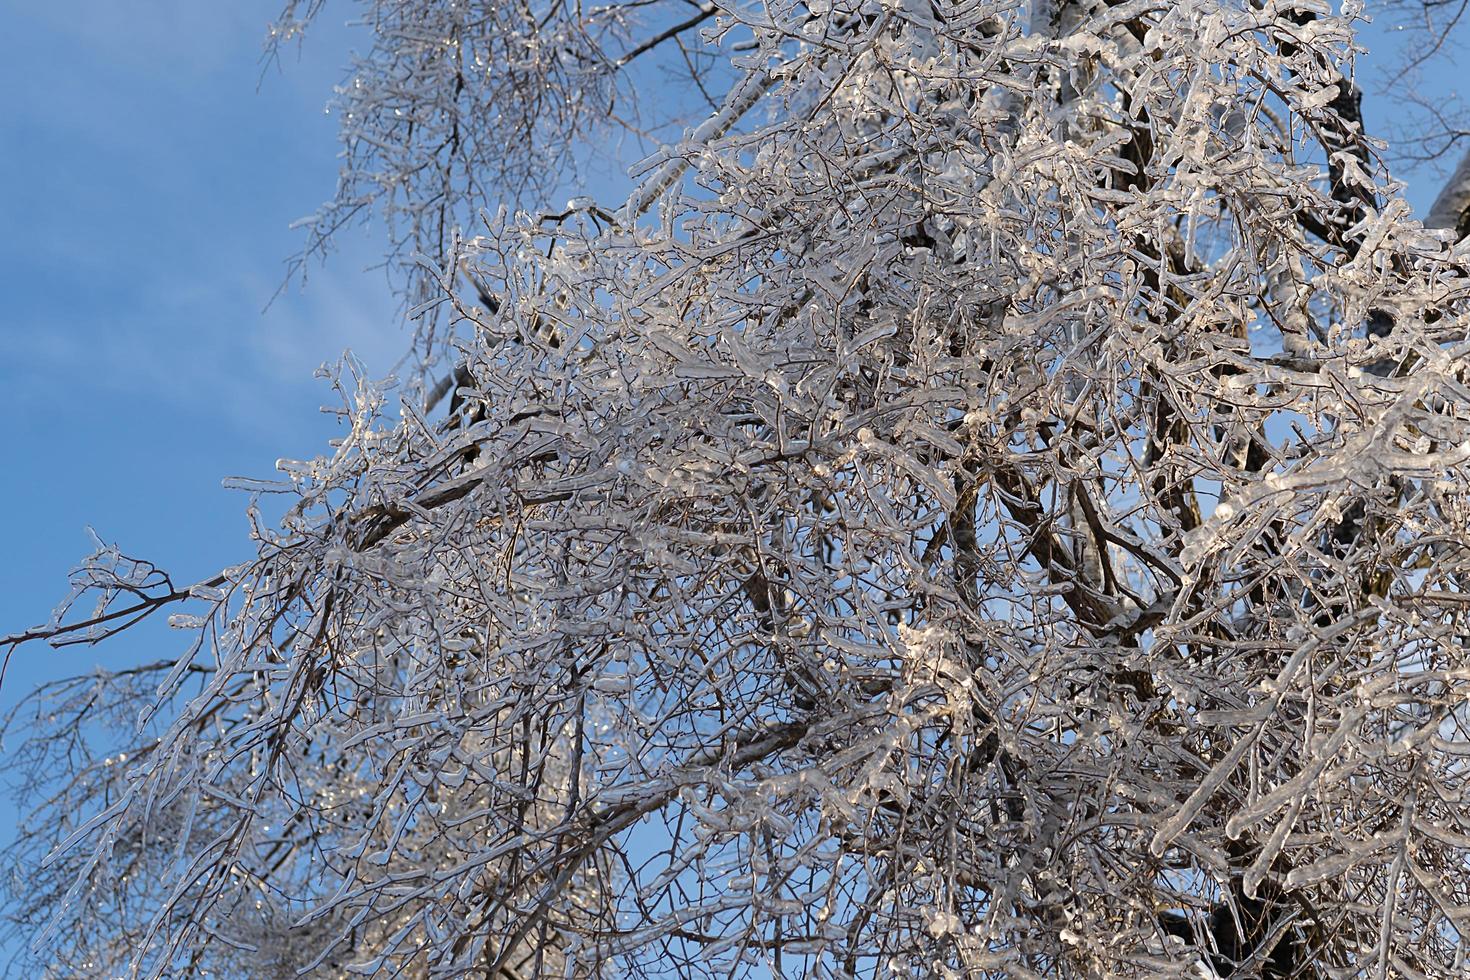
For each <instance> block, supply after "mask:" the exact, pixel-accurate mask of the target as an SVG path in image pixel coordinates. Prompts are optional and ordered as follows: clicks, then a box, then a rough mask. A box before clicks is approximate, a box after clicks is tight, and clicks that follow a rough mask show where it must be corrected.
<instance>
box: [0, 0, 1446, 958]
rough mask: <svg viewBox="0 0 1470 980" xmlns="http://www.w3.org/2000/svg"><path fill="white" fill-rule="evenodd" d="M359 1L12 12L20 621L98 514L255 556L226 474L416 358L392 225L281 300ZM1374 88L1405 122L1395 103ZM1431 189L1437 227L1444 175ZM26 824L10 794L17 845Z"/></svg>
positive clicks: (23, 668) (7, 486)
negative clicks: (269, 46) (387, 248)
mask: <svg viewBox="0 0 1470 980" xmlns="http://www.w3.org/2000/svg"><path fill="white" fill-rule="evenodd" d="M349 12H350V8H349V6H347V5H345V4H340V3H338V4H330V3H329V4H328V6H327V11H326V14H325V15H324V18H323V20H322V22H321V23H320V24H318V25H317V30H316V31H315V33H314V34H313V35H312V36H311V37H310V38H309V39H308V42H307V46H306V49H305V51H304V53H303V56H302V58H301V59H300V60H299V61H296V60H295V59H294V58H287V59H286V63H285V64H284V65H283V66H282V70H280V71H277V70H274V69H271V70H266V71H265V72H264V74H262V61H261V54H262V39H263V37H264V35H265V28H266V25H267V23H268V21H269V20H270V18H271V17H272V16H273V15H274V14H275V13H277V4H276V3H275V2H274V0H259V2H254V0H246V2H240V0H237V2H234V3H210V2H200V0H129V2H127V3H118V2H116V0H106V2H104V0H72V2H70V3H68V4H64V5H62V4H55V5H50V4H40V3H20V2H19V0H14V2H9V3H6V4H5V5H4V6H3V8H0V31H3V34H4V36H6V37H8V38H10V43H9V44H7V51H6V56H5V58H3V59H0V91H3V92H5V93H6V98H4V99H3V100H0V182H3V186H4V188H5V193H4V196H3V199H0V297H3V305H0V419H3V429H0V432H3V440H4V441H3V446H4V450H5V459H6V460H7V463H8V465H7V466H6V467H5V469H4V472H3V476H4V478H3V481H0V528H3V542H4V560H3V561H0V633H4V632H10V631H12V630H15V629H20V628H24V627H26V626H30V625H33V624H36V623H38V622H41V621H44V620H45V619H46V618H47V615H48V613H49V610H50V609H51V608H52V606H53V605H54V604H55V602H56V601H57V600H58V599H59V598H60V597H61V596H62V595H63V594H64V593H65V591H66V578H67V573H68V571H69V570H70V569H71V567H72V566H73V565H75V564H76V562H77V561H78V560H79V559H80V558H81V557H83V555H84V554H85V553H86V552H87V550H88V545H89V539H88V538H87V536H86V533H85V530H84V529H85V528H86V526H87V525H89V524H90V525H92V526H93V527H95V528H96V530H97V532H98V533H99V534H100V535H101V536H102V537H103V538H104V539H105V540H108V541H115V542H117V543H118V544H120V545H121V547H122V548H123V550H124V551H126V552H129V553H131V554H134V555H137V556H140V557H145V558H148V559H150V560H152V561H154V562H155V563H157V564H159V565H161V566H163V567H165V568H167V569H169V570H171V571H173V572H174V573H175V581H177V582H180V583H183V582H187V581H192V580H194V579H196V578H201V577H204V576H206V575H208V574H210V573H212V572H213V571H215V570H217V569H218V568H219V567H220V566H221V565H224V564H229V563H233V562H235V561H239V560H242V559H244V558H246V557H248V556H249V554H250V549H249V542H248V538H247V526H246V523H245V519H244V507H245V503H246V498H245V497H244V496H243V495H242V494H240V493H235V492H230V491H226V490H223V489H222V488H221V486H220V480H221V478H222V477H225V476H228V475H246V476H265V477H268V476H270V475H272V471H273V467H274V463H275V460H276V459H277V458H278V457H282V456H288V457H297V458H300V457H309V456H312V455H315V454H316V453H317V452H319V451H320V450H321V449H322V448H323V447H324V445H325V441H326V439H327V438H329V437H330V435H331V433H332V430H333V427H334V423H333V422H332V420H330V419H329V418H328V417H326V416H323V415H321V414H319V413H318V412H317V411H316V409H317V406H318V405H319V404H321V403H322V402H323V401H325V400H327V396H328V392H327V390H326V388H325V386H324V385H323V384H322V383H321V382H319V381H315V380H313V378H312V372H313V370H314V369H315V368H316V366H317V365H318V364H320V363H321V362H322V361H324V360H329V359H334V358H335V357H336V356H337V355H338V354H340V352H341V351H342V349H343V348H344V347H347V346H351V347H352V348H353V349H354V350H355V351H356V352H357V353H358V354H359V356H361V357H362V358H363V359H364V360H365V361H366V363H367V364H368V366H369V368H370V369H371V370H372V371H374V372H377V373H383V372H386V371H387V370H388V368H389V367H390V366H391V365H392V363H393V361H394V359H395V358H396V356H397V355H398V354H399V353H400V351H401V349H402V348H403V346H404V345H405V343H406V340H407V335H406V333H405V332H404V330H403V328H401V327H400V326H399V324H398V322H397V316H396V309H397V305H396V302H395V301H394V300H393V298H392V297H391V296H390V294H389V292H388V289H387V285H386V282H385V280H384V277H383V274H382V273H381V272H380V271H365V269H366V267H367V266H369V265H371V264H372V263H373V262H374V261H375V260H376V257H377V254H378V252H377V249H376V248H375V244H374V243H375V242H376V240H377V239H376V238H374V237H373V233H372V232H371V231H370V232H368V233H365V234H359V235H352V236H349V237H348V238H347V239H346V240H344V242H343V246H344V247H343V249H342V250H341V251H340V252H339V254H338V255H337V256H336V257H335V258H334V260H333V261H331V262H330V263H329V264H328V265H327V266H326V267H325V268H314V269H313V270H312V272H311V278H310V281H309V283H308V284H307V287H306V289H305V290H304V291H303V290H300V289H297V288H295V287H294V286H293V287H292V288H291V289H290V290H289V291H288V292H286V293H285V294H284V295H283V296H281V297H280V298H279V299H278V300H277V301H276V302H275V304H274V305H272V306H271V307H270V309H269V310H268V311H265V312H262V310H263V308H264V307H265V306H266V304H267V302H268V301H269V300H270V298H271V296H272V294H273V293H274V292H275V291H276V289H277V287H278V286H279V285H280V284H281V280H282V277H283V275H284V270H285V266H284V260H285V259H286V258H287V257H288V256H289V255H291V253H292V252H293V251H294V250H295V248H296V247H297V246H298V245H299V243H300V239H299V237H298V235H296V234H295V233H293V232H291V231H290V230H289V229H288V227H287V226H288V224H289V223H290V222H291V221H292V220H293V219H295V218H298V217H300V216H302V215H304V214H307V213H309V212H311V211H312V210H314V209H315V207H316V206H317V204H319V203H320V202H321V201H322V200H323V199H325V198H326V197H327V196H329V195H330V193H331V191H332V189H333V185H334V181H335V175H336V166H337V164H336V160H335V157H336V153H337V145H336V130H335V126H336V124H335V120H334V119H333V118H332V117H330V116H327V115H325V114H324V111H323V110H324V106H325V103H326V100H327V98H328V96H329V94H330V88H331V85H332V83H333V82H335V81H336V80H337V79H338V77H339V68H340V66H341V65H343V64H344V63H345V60H346V55H347V52H348V50H349V48H350V47H351V46H352V44H353V43H354V38H358V37H360V36H361V35H360V34H357V33H355V32H354V31H353V30H350V29H347V28H344V27H343V26H342V24H341V21H342V20H343V19H344V18H345V17H347V16H348V15H349ZM1371 43H1372V44H1373V45H1374V46H1375V48H1378V49H1380V50H1383V49H1387V48H1390V47H1391V46H1392V43H1393V41H1392V38H1391V36H1384V35H1382V34H1381V33H1380V34H1379V36H1377V37H1375V38H1373V39H1372V41H1371ZM1378 60H1380V59H1377V58H1375V59H1374V61H1378ZM1372 63H1373V62H1371V61H1370V62H1369V64H1370V65H1371V64H1372ZM1452 74H1453V72H1452V69H1450V68H1445V69H1443V70H1441V71H1440V72H1439V73H1438V74H1435V75H1430V76H1429V77H1428V78H1427V85H1428V90H1429V91H1432V92H1440V91H1446V92H1447V91H1448V90H1449V88H1450V87H1451V81H1452V79H1451V76H1452ZM1370 75H1371V73H1370ZM1365 87H1366V88H1368V89H1369V100H1368V103H1367V107H1368V110H1369V113H1370V116H1369V123H1370V127H1371V128H1372V129H1373V130H1374V131H1375V132H1379V133H1381V132H1383V131H1384V127H1385V125H1386V123H1387V119H1386V114H1387V113H1388V112H1390V111H1392V107H1391V106H1390V105H1388V104H1387V103H1385V102H1383V101H1382V100H1379V99H1376V98H1374V97H1373V95H1372V88H1373V86H1372V84H1371V82H1370V84H1368V85H1366V86H1365ZM1409 176H1410V177H1411V180H1412V182H1411V190H1412V193H1411V198H1412V200H1413V202H1414V204H1415V205H1416V207H1418V208H1419V209H1420V210H1421V213H1422V212H1423V211H1424V210H1427V208H1428V205H1429V204H1430V203H1431V202H1432V200H1433V197H1434V194H1435V191H1436V190H1437V180H1436V178H1435V176H1434V175H1433V174H1432V173H1429V172H1421V173H1410V174H1409ZM181 648H182V638H181V635H179V634H173V633H171V632H170V631H168V630H167V629H164V628H162V626H161V624H158V625H157V626H155V628H151V629H144V630H141V631H139V632H137V633H136V634H135V635H130V636H126V637H124V638H122V639H120V640H118V641H116V642H115V643H111V644H109V645H108V648H107V649H106V650H105V651H103V650H94V649H91V648H84V647H71V648H67V649H65V650H61V651H55V650H52V649H50V648H48V647H45V646H31V647H26V648H22V649H21V650H19V651H17V653H16V655H15V657H14V660H13V662H12V664H11V668H10V674H9V676H8V678H7V680H6V683H5V686H4V688H3V690H0V709H4V708H7V707H8V706H10V705H11V704H13V703H14V702H15V700H16V698H17V697H18V696H19V695H20V694H22V693H23V692H24V691H26V690H28V689H30V688H31V687H32V686H33V685H34V684H35V683H37V682H39V681H40V680H42V679H45V678H48V677H56V676H61V675H64V674H68V673H72V672H76V671H81V670H86V669H88V668H90V667H91V666H92V665H93V664H95V663H98V662H106V663H110V664H121V663H128V662H135V661H137V660H139V659H142V658H145V657H146V658H148V659H157V658H159V657H163V656H171V655H174V654H176V653H177V652H179V650H180V649H181ZM10 823H11V821H10V806H9V804H8V802H6V803H0V837H3V836H4V835H6V834H8V833H9V828H10ZM0 962H3V960H0Z"/></svg>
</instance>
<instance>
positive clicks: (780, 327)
mask: <svg viewBox="0 0 1470 980" xmlns="http://www.w3.org/2000/svg"><path fill="white" fill-rule="evenodd" d="M319 6H320V3H319V2H310V3H308V2H300V0H298V2H293V3H292V4H291V5H290V7H289V8H288V9H287V11H286V15H285V17H284V18H283V19H282V21H281V26H280V27H279V28H278V29H277V32H276V37H277V41H278V42H280V41H285V40H288V39H290V38H291V37H293V36H294V35H295V34H296V33H298V32H299V31H300V29H301V28H302V26H303V23H304V22H305V21H307V20H309V18H310V17H311V16H312V15H314V14H316V12H317V7H319ZM361 6H362V9H363V10H364V11H365V13H366V17H367V19H368V21H369V22H370V24H371V26H372V30H373V37H374V40H375V46H374V47H373V48H372V50H371V51H370V52H368V53H367V54H366V55H365V56H363V57H362V59H361V60H360V61H359V62H358V63H357V64H356V66H355V67H354V69H353V71H352V73H351V74H350V75H349V77H348V79H347V81H346V82H345V83H344V85H343V86H342V87H341V89H340V90H339V95H338V98H337V101H336V108H335V111H336V112H337V113H338V114H339V116H340V118H341V119H342V126H343V136H344V140H345V144H346V157H345V163H344V170H343V175H342V179H341V182H340V185H339V193H338V195H337V196H336V198H335V199H334V201H333V203H332V204H331V205H329V206H328V207H327V208H325V209H324V210H323V211H322V212H321V213H320V214H319V215H318V217H317V219H316V221H315V223H313V224H312V225H311V228H310V235H311V238H310V240H309V242H308V253H310V252H312V251H314V250H318V249H321V248H323V247H325V246H326V245H327V244H328V242H329V241H330V236H331V234H332V232H333V231H334V230H335V229H336V228H338V227H340V226H341V225H342V223H344V222H346V221H351V220H354V219H355V218H356V217H357V216H358V215H361V214H368V213H374V214H378V215H380V216H382V217H383V218H384V219H385V221H386V227H387V228H388V229H389V233H390V241H391V249H392V254H393V256H394V257H395V258H397V259H400V260H401V268H402V270H403V279H402V282H403V288H404V290H405V293H406V296H407V297H408V305H409V306H410V307H411V309H410V312H411V314H412V315H413V316H414V317H415V318H416V320H417V321H418V323H419V324H420V328H419V330H418V331H417V333H416V338H417V341H416V350H417V354H418V359H417V362H416V363H418V364H419V365H420V367H419V369H418V371H417V373H416V374H415V375H414V376H412V377H410V378H406V379H404V382H403V384H402V385H401V387H400V388H399V389H397V391H396V392H395V391H393V390H391V389H390V387H389V386H387V385H384V384H376V383H374V382H372V381H370V380H369V379H367V378H364V377H362V376H361V373H360V372H358V371H356V370H353V369H351V368H352V365H351V364H350V362H349V364H348V366H347V367H348V369H344V370H343V371H341V372H339V373H338V374H336V375H335V376H334V382H335V384H336V386H337V388H338V390H339V391H340V393H341V397H342V404H343V416H342V417H343V423H344V430H343V435H342V437H341V439H340V440H338V441H337V442H336V443H335V444H334V446H333V447H332V451H331V452H329V453H327V454H326V455H323V456H322V457H321V458H319V459H316V460H312V461H306V462H301V463H290V464H285V465H284V466H283V470H284V473H285V479H284V480H283V482H282V483H280V484H278V485H267V484H261V485H259V486H258V487H257V488H256V489H257V490H258V491H259V492H277V493H288V494H291V495H293V498H294V499H293V501H292V504H291V506H290V509H289V513H287V515H286V517H285V518H284V519H283V520H282V521H280V522H279V524H278V525H276V524H268V523H267V522H265V521H264V520H261V521H258V522H257V524H256V531H255V541H254V542H253V549H254V552H253V557H250V558H249V559H248V560H246V561H244V562H243V563H241V564H238V565H234V566H232V567H229V568H227V569H225V570H224V571H223V572H221V574H220V575H219V576H218V577H217V578H214V579H212V580H210V581H208V582H204V583H200V584H198V585H195V586H193V587H188V588H181V587H176V586H175V585H174V584H173V583H172V582H171V580H169V579H168V578H167V577H166V576H164V575H163V574H162V573H160V572H159V571H158V570H156V569H154V568H153V567H152V566H150V565H147V564H145V563H141V562H138V561H134V560H132V559H129V558H127V557H125V556H123V555H121V554H119V553H117V552H116V551H115V550H112V549H109V548H106V547H102V548H100V549H99V550H98V552H97V553H96V554H95V555H94V556H93V557H92V558H91V559H89V560H88V562H87V563H86V564H85V565H84V566H83V567H82V568H81V569H80V570H79V572H78V574H77V576H76V579H75V582H74V590H73V599H72V601H70V602H68V603H66V604H64V605H63V607H62V608H61V610H60V611H59V612H58V613H57V615H56V618H55V619H54V620H53V621H52V622H51V623H50V624H49V625H47V626H45V627H40V628H37V629H35V630H31V631H28V632H26V633H22V634H18V635H15V636H13V637H10V638H9V639H8V640H7V641H6V642H8V643H9V644H10V645H11V646H12V648H13V647H14V646H17V645H19V644H21V643H24V642H25V641H28V640H50V641H51V642H53V643H68V642H92V641H95V640H98V639H102V638H105V636H107V635H110V634H111V633H113V632H115V631H116V630H118V629H122V628H125V627H126V626H127V625H129V624H130V623H132V622H135V621H137V620H138V619H140V618H142V617H146V616H148V615H150V614H152V613H154V612H155V611H159V610H163V611H165V612H166V613H167V614H171V615H173V616H174V617H175V619H174V624H175V625H176V626H178V627H180V628H181V629H182V630H184V631H185V633H186V635H188V636H190V637H192V642H191V643H190V644H189V645H188V649H187V651H186V652H185V654H184V655H183V656H182V657H181V658H179V659H178V660H177V661H176V662H174V661H170V662H167V663H159V664H153V665H146V666H139V667H138V668H137V669H135V670H132V671H126V672H117V673H109V674H99V675H89V676H87V677H85V678H80V679H77V680H74V681H69V682H64V683H61V684H56V685H52V686H49V687H48V688H46V689H43V690H41V691H39V692H37V693H36V694H35V695H34V696H33V697H32V698H30V699H29V700H27V701H26V703H25V704H24V705H23V706H22V708H21V710H20V712H19V713H18V714H17V715H15V716H14V717H13V718H12V721H11V724H10V730H11V733H12V735H14V734H15V733H16V732H17V731H20V732H24V733H26V734H28V735H29V736H30V739H29V741H28V742H27V743H26V745H25V747H24V748H23V750H22V756H23V758H22V759H21V761H22V762H23V763H25V764H26V765H27V766H28V768H27V770H26V771H28V772H30V773H32V774H33V776H34V779H33V782H32V785H31V789H32V791H33V792H32V796H31V800H32V803H33V804H34V805H35V807H36V816H35V817H34V818H33V820H32V822H31V823H29V824H28V825H27V830H26V833H25V834H24V835H23V836H22V838H21V839H20V842H19V843H18V844H17V845H16V847H15V848H13V850H12V853H11V859H12V866H13V868H15V869H17V870H16V871H15V872H13V874H14V875H16V876H15V877H13V881H15V882H18V883H19V884H18V886H17V887H16V888H14V889H13V892H12V895H11V897H10V899H9V902H8V904H7V906H6V908H7V910H8V913H9V915H10V918H11V921H12V922H13V923H14V924H15V927H16V928H17V929H19V930H22V931H24V932H25V933H26V934H27V935H34V938H35V943H36V945H35V946H34V949H35V951H36V957H37V959H38V960H39V961H40V962H42V963H44V964H48V965H49V968H50V969H51V970H52V971H53V972H54V973H55V975H57V976H104V975H106V976H113V975H117V974H118V973H128V972H130V971H131V972H132V973H137V974H141V975H146V976H196V975H197V976H205V975H210V976H215V975H219V976H252V977H256V976H273V975H280V976H294V975H297V974H298V972H304V973H305V974H306V975H311V976H322V977H335V976H343V975H351V974H352V973H353V972H354V971H356V972H359V973H365V974H369V975H381V976H410V977H475V976H478V977H530V976H553V975H554V976H577V977H590V976H622V975H637V976H642V975H649V976H654V975H661V976H680V977H685V976H703V975H711V976H715V975H718V976H732V975H735V976H739V975H752V976H761V975H777V976H816V977H888V976H937V977H1064V978H1065V977H1077V978H1092V977H1105V976H1118V977H1159V978H1163V977H1191V976H1193V977H1200V976H1220V977H1225V976H1233V977H1254V976H1264V977H1275V978H1285V977H1311V978H1328V977H1358V976H1364V977H1369V976H1374V977H1386V976H1407V977H1431V978H1448V977H1454V976H1464V975H1466V973H1467V970H1470V967H1467V957H1466V953H1465V949H1466V943H1465V941H1464V939H1463V938H1462V936H1463V933H1464V931H1465V930H1466V928H1467V927H1470V864H1467V860H1470V797H1467V792H1470V728H1467V722H1470V719H1467V711H1470V709H1467V704H1470V655H1467V654H1466V653H1465V644H1466V643H1467V642H1470V544H1467V541H1470V537H1467V531H1470V243H1467V244H1461V243H1460V242H1459V240H1458V239H1459V235H1460V233H1462V232H1464V231H1466V230H1467V228H1470V219H1467V211H1466V207H1465V202H1466V201H1467V200H1470V194H1466V193H1465V191H1464V187H1463V186H1461V184H1460V183H1452V184H1451V186H1450V187H1448V188H1447V189H1446V193H1445V195H1444V196H1443V197H1442V198H1441V201H1440V205H1439V206H1438V207H1437V208H1436V209H1435V212H1434V214H1435V218H1434V222H1433V223H1434V224H1437V225H1440V226H1442V227H1439V228H1427V227H1425V226H1424V225H1423V224H1421V223H1420V222H1419V221H1417V220H1415V219H1414V218H1413V217H1412V215H1411V212H1410V208H1409V207H1408V205H1407V204H1406V203H1405V200H1404V197H1403V188H1402V185H1401V184H1399V183H1396V182H1394V181H1393V180H1392V179H1390V176H1389V174H1388V172H1387V168H1386V166H1385V164H1384V162H1383V155H1382V150H1383V146H1382V144H1379V143H1376V142H1374V141H1373V140H1372V139H1370V138H1369V136H1368V135H1367V134H1366V133H1365V132H1364V127H1363V120H1362V116H1361V111H1360V105H1361V95H1360V91H1359V88H1358V87H1357V85H1356V84H1355V82H1354V73H1353V63H1354V52H1355V47H1354V45H1355V42H1354V34H1353V27H1354V18H1355V17H1357V16H1359V15H1360V14H1361V13H1362V4H1360V3H1344V4H1343V6H1344V7H1346V8H1348V9H1346V10H1341V11H1333V10H1331V9H1329V7H1328V5H1326V4H1325V3H1319V2H1314V0H1123V2H1106V0H1055V2H1045V0H1033V2H1029V3H1028V2H1022V0H959V2H950V0H861V2H858V0H837V2H832V3H829V2H825V0H805V2H802V0H767V2H765V3H750V4H734V3H730V4H726V3H724V2H718V0H716V2H709V3H696V2H694V0H625V2H614V3H611V4H608V5H604V6H595V7H594V6H586V5H582V4H565V3H562V2H560V0H555V2H547V0H526V2H523V3H515V4H512V3H505V2H498V0H497V2H480V0H395V2H388V0H373V2H366V0H365V2H364V3H363V4H362V5H361ZM1438 6H1439V5H1437V4H1427V5H1426V9H1429V8H1437V7H1438ZM640 145H642V146H644V147H645V148H656V149H655V152H653V153H652V155H651V156H646V158H645V159H643V160H641V162H637V163H633V161H632V159H631V157H632V156H637V155H640V154H642V153H643V152H645V150H640V149H638V148H639V147H640ZM608 146H611V147H613V149H612V150H608V149H606V147H608ZM624 150H626V151H628V154H629V157H630V159H629V160H628V161H627V162H628V163H630V164H633V167H632V173H633V175H634V177H635V178H636V185H635V187H634V189H633V190H632V191H631V193H630V194H628V195H627V196H626V199H618V200H599V199H595V198H591V197H578V198H575V199H574V200H572V201H571V202H570V203H569V204H567V205H566V206H565V207H560V206H558V207H556V208H553V209H551V210H545V209H538V207H537V206H536V202H537V201H538V200H540V201H544V200H545V195H547V194H550V193H552V192H556V191H558V190H560V189H562V188H563V187H564V186H565V184H566V181H567V175H568V174H569V173H571V172H572V171H574V170H576V169H577V168H578V167H584V166H585V165H587V164H588V163H589V162H593V158H594V157H595V156H602V157H608V156H616V154H617V153H620V152H623V151H624ZM635 151H636V152H635ZM1462 174H1463V175H1465V177H1466V178H1467V180H1466V181H1462V182H1461V183H1466V182H1470V171H1466V170H1464V169H1463V168H1462ZM504 202H512V203H514V204H518V205H520V207H512V208H507V207H503V206H501V205H502V204H503V203H504ZM440 379H443V380H442V381H441V380H440ZM84 599H85V600H86V601H87V602H90V603H92V605H89V606H87V607H85V608H83V607H82V606H80V605H77V603H79V602H81V601H83V600H84ZM23 654H24V651H22V653H21V654H17V655H23ZM109 726H110V727H109ZM102 730H106V731H110V732H111V733H112V735H111V736H110V737H111V739H112V741H111V742H110V743H109V744H111V745H112V748H111V750H110V752H108V753H107V754H105V755H103V756H102V757H98V755H97V754H94V753H90V752H88V751H85V750H84V749H83V748H81V747H82V746H84V745H86V744H91V743H92V742H95V737H96V733H97V732H98V731H102ZM89 739H90V740H91V741H90V742H89V741H88V740H89ZM43 858H44V861H43Z"/></svg>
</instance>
